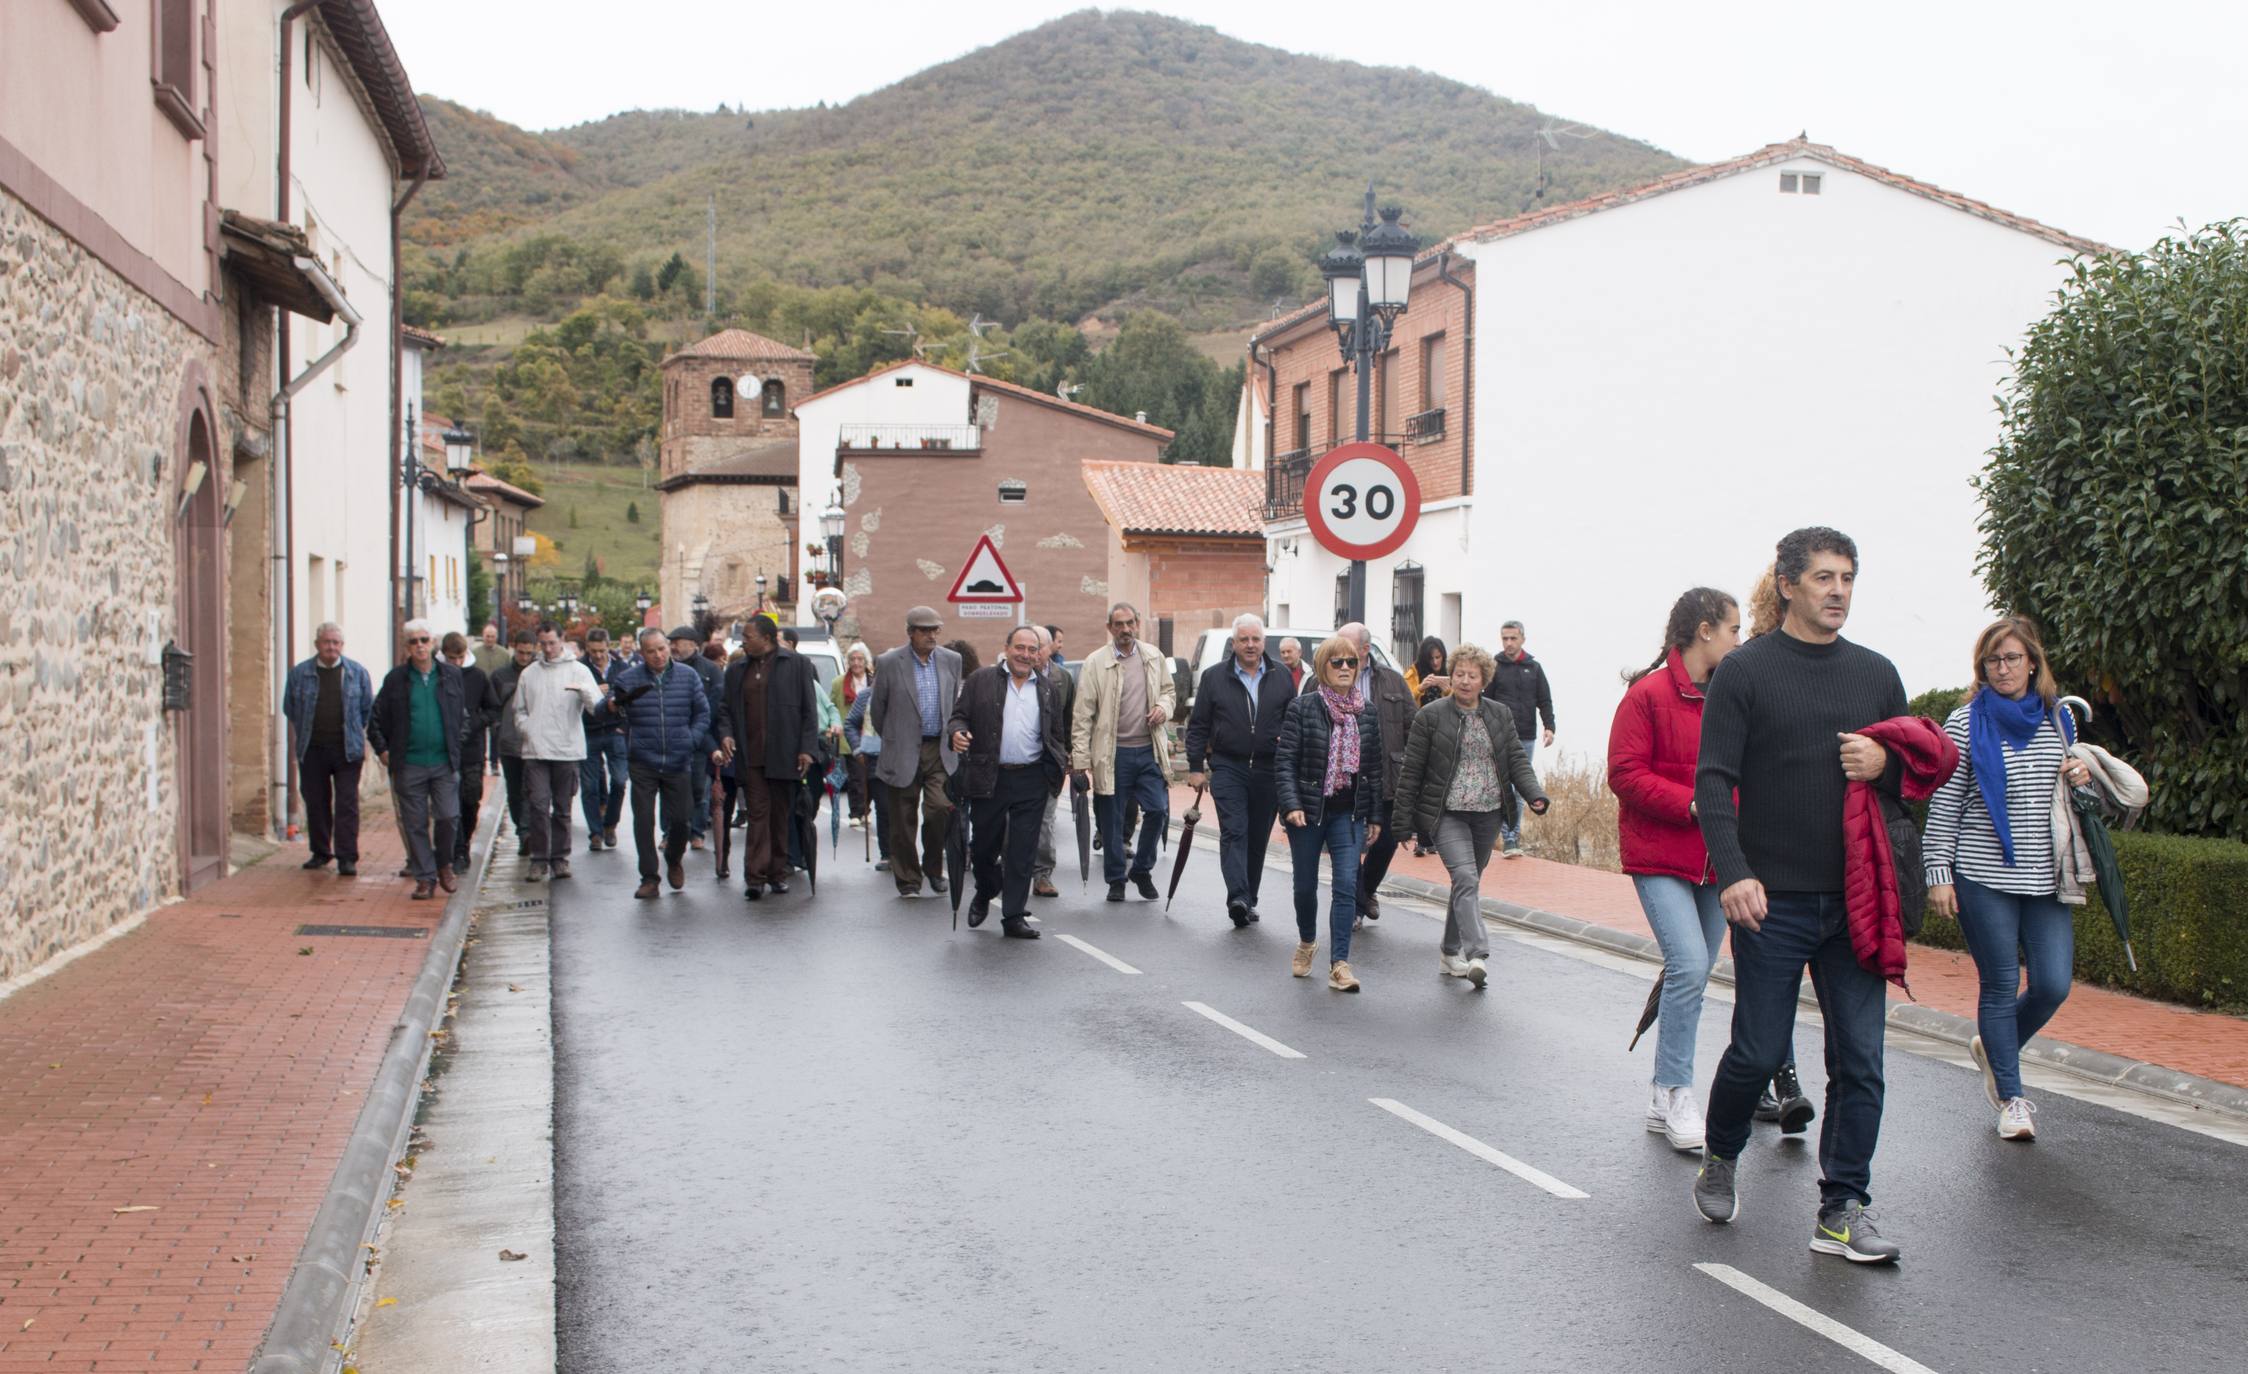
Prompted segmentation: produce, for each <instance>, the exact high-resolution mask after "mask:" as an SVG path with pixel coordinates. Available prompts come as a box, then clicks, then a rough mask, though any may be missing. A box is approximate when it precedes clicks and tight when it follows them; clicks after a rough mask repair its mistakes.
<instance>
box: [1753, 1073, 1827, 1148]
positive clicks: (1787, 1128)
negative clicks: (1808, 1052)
mask: <svg viewBox="0 0 2248 1374" xmlns="http://www.w3.org/2000/svg"><path fill="white" fill-rule="evenodd" d="M1772 1091H1773V1092H1774V1093H1775V1094H1777V1095H1778V1097H1779V1102H1778V1104H1777V1107H1778V1110H1777V1111H1776V1112H1774V1114H1773V1116H1772V1119H1773V1120H1775V1121H1777V1122H1779V1123H1780V1133H1781V1134H1783V1135H1801V1134H1802V1133H1803V1131H1804V1128H1806V1127H1808V1126H1809V1125H1810V1124H1811V1118H1812V1117H1814V1116H1817V1115H1818V1113H1817V1112H1816V1111H1814V1110H1812V1107H1811V1099H1810V1098H1808V1097H1805V1096H1804V1095H1803V1085H1802V1084H1801V1083H1800V1082H1798V1081H1797V1080H1796V1077H1795V1065H1793V1064H1782V1065H1781V1066H1780V1071H1779V1072H1778V1073H1776V1074H1773V1075H1772ZM1763 1105H1764V1104H1763V1103H1762V1102H1761V1101H1760V1102H1758V1103H1757V1106H1758V1107H1759V1108H1761V1107H1762V1106H1763ZM1759 1114H1760V1115H1761V1112H1760V1113H1759Z"/></svg>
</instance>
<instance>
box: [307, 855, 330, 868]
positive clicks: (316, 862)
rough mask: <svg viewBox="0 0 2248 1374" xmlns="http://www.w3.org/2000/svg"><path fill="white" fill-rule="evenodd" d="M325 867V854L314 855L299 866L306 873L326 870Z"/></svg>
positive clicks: (326, 858) (326, 860)
mask: <svg viewBox="0 0 2248 1374" xmlns="http://www.w3.org/2000/svg"><path fill="white" fill-rule="evenodd" d="M327 866H328V856H327V855H325V854H315V855H313V856H312V857H311V858H309V859H306V860H305V861H304V863H303V864H302V865H301V867H303V868H304V869H305V870H306V871H307V872H310V871H311V870H313V869H316V868H326V867H327Z"/></svg>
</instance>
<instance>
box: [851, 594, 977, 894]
mask: <svg viewBox="0 0 2248 1374" xmlns="http://www.w3.org/2000/svg"><path fill="white" fill-rule="evenodd" d="M943 629H944V621H943V620H941V619H939V618H938V616H937V613H936V612H935V611H933V610H931V609H930V608H929V607H927V606H915V607H914V608H913V609H912V610H910V611H907V612H906V613H905V637H906V642H905V643H904V644H901V645H899V646H898V647H897V648H895V649H892V650H890V651H889V652H888V653H886V654H884V655H882V656H881V657H880V658H878V659H876V660H875V661H874V696H873V701H872V703H871V704H870V705H869V706H868V707H867V715H868V716H869V718H871V719H872V721H873V722H874V730H875V733H876V734H878V735H880V736H882V756H881V759H880V761H879V762H878V763H876V764H875V768H874V776H875V777H876V778H877V779H879V780H880V781H881V783H882V784H883V785H884V786H886V787H888V788H889V789H890V824H891V827H892V830H891V834H890V876H891V877H892V878H893V879H895V880H896V882H897V885H898V895H899V896H901V897H918V896H920V895H921V880H922V873H923V870H924V869H926V870H927V873H928V879H929V886H930V887H932V888H934V889H936V890H937V891H939V892H942V891H944V890H945V880H944V842H945V835H946V829H945V827H946V826H947V825H948V824H950V822H951V820H952V802H951V801H950V800H949V799H948V798H947V797H946V796H945V791H944V783H945V779H946V778H947V777H949V776H950V775H951V773H952V771H953V770H954V769H955V768H957V767H959V766H960V764H959V758H958V756H956V755H955V754H954V753H953V751H952V741H951V740H948V739H946V738H945V737H944V736H945V729H944V725H945V722H946V721H948V720H950V719H951V718H952V706H953V701H954V699H955V698H956V697H958V696H959V695H960V655H958V654H956V653H954V652H953V651H952V650H950V649H946V648H942V647H940V646H939V645H938V644H937V635H938V633H939V632H940V631H941V630H943ZM917 816H918V818H919V830H920V839H919V843H918V847H917V846H916V842H915V837H914V831H915V828H916V825H915V821H916V817H917Z"/></svg>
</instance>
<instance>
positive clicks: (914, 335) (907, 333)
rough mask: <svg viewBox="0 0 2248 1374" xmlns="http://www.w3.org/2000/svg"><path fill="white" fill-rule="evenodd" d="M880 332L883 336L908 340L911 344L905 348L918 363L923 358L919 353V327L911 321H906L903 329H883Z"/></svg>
mask: <svg viewBox="0 0 2248 1374" xmlns="http://www.w3.org/2000/svg"><path fill="white" fill-rule="evenodd" d="M882 332H883V333H885V334H895V335H897V336H898V337H899V338H901V339H907V340H910V341H911V342H909V343H908V344H907V348H908V349H909V350H911V352H912V353H913V356H914V358H915V360H916V361H919V360H921V359H922V358H923V354H922V352H921V327H920V326H919V325H917V324H915V323H914V322H913V321H911V320H907V321H906V324H905V328H903V329H885V330H883V331H882Z"/></svg>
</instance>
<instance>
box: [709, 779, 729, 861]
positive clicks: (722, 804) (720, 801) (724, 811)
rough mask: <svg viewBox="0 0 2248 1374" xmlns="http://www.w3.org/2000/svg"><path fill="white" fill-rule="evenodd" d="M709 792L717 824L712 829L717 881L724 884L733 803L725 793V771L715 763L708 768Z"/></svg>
mask: <svg viewBox="0 0 2248 1374" xmlns="http://www.w3.org/2000/svg"><path fill="white" fill-rule="evenodd" d="M710 792H711V798H712V810H713V811H714V812H715V813H716V816H717V819H718V824H717V825H716V826H714V827H713V828H714V829H715V830H717V832H718V881H720V882H724V881H726V876H727V874H726V851H727V847H728V842H729V841H731V840H732V839H733V834H734V817H733V814H732V812H733V801H732V798H731V797H729V796H728V795H727V791H726V770H725V769H724V768H723V767H721V766H720V765H718V764H715V763H714V764H712V765H711V766H710Z"/></svg>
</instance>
